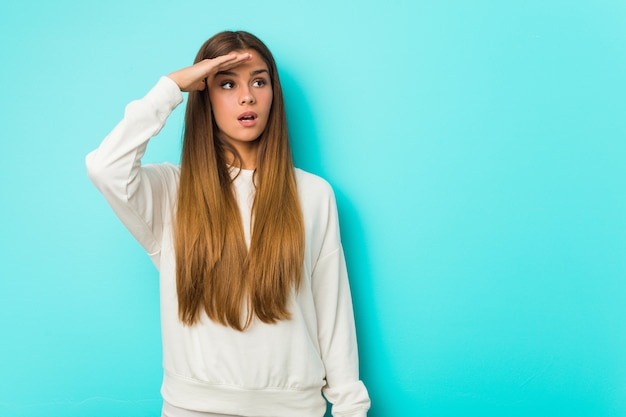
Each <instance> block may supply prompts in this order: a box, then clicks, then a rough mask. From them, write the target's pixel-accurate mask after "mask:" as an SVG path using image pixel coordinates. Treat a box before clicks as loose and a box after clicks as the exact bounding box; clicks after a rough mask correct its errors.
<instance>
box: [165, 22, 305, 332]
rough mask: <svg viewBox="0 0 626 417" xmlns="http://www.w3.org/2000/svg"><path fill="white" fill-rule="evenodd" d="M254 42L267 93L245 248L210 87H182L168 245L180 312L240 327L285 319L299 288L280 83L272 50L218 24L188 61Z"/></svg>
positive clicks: (299, 229)
mask: <svg viewBox="0 0 626 417" xmlns="http://www.w3.org/2000/svg"><path fill="white" fill-rule="evenodd" d="M245 49H254V50H255V51H257V52H258V53H259V54H260V55H261V57H262V59H263V61H265V63H266V64H267V67H268V70H269V74H270V79H271V83H272V89H273V101H272V107H271V111H270V116H269V120H268V122H267V126H266V128H265V131H264V132H263V133H262V135H261V136H260V137H259V138H258V139H257V140H258V141H259V150H258V155H257V169H256V172H255V177H254V179H255V184H256V193H255V199H254V203H253V206H252V219H253V225H252V235H251V243H250V248H249V249H248V248H247V247H246V243H245V240H244V234H243V225H242V221H241V215H240V213H239V208H238V206H237V201H236V199H235V195H234V190H233V179H232V177H231V173H230V169H229V166H228V163H232V161H230V160H227V159H226V158H227V155H228V154H230V155H234V156H235V165H236V164H240V163H241V158H240V157H239V155H238V154H237V152H236V150H235V149H234V148H233V147H232V146H230V145H229V144H228V143H227V142H226V141H224V140H221V139H220V135H218V134H217V133H218V128H217V125H216V123H215V120H214V118H213V114H212V111H211V103H210V101H209V94H208V91H207V90H208V89H205V90H204V91H193V92H190V93H189V97H188V102H187V109H186V114H185V132H184V139H183V149H182V160H181V173H180V184H179V191H178V204H177V213H176V219H175V222H176V223H175V224H176V229H175V239H174V248H175V252H176V287H177V294H178V313H179V318H180V320H181V321H182V322H183V323H185V324H187V325H192V324H194V323H195V322H196V321H197V320H198V319H199V314H200V311H201V309H202V308H203V309H204V311H206V314H207V315H208V317H209V318H210V319H212V320H214V321H216V322H218V323H221V324H224V325H226V326H230V327H232V328H234V329H237V330H241V331H242V330H245V329H246V328H247V327H249V325H250V324H251V322H252V320H253V319H254V318H255V317H257V318H258V319H260V320H261V321H262V322H264V323H275V322H276V321H278V320H283V319H288V318H289V317H290V311H289V309H288V301H289V297H290V295H291V291H292V289H296V290H297V288H298V287H299V286H300V281H301V275H302V268H303V259H304V221H303V219H302V210H301V208H300V203H299V199H298V192H297V188H296V179H295V172H294V166H293V160H292V155H291V149H290V146H289V137H288V133H287V122H286V116H285V108H284V101H283V94H282V89H281V86H280V81H279V78H278V71H277V68H276V63H275V62H274V58H273V57H272V54H271V52H270V51H269V49H268V48H267V47H266V46H265V45H264V44H263V42H261V41H260V40H259V39H258V38H257V37H255V36H254V35H251V34H249V33H247V32H241V31H240V32H221V33H218V34H217V35H215V36H213V37H212V38H210V39H209V40H207V41H206V42H205V43H204V45H202V47H201V48H200V51H199V52H198V55H197V56H196V59H195V61H194V62H198V61H200V60H202V59H206V58H209V59H212V58H215V57H218V56H221V55H225V54H228V53H230V52H233V51H241V50H245Z"/></svg>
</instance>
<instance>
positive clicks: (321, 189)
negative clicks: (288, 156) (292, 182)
mask: <svg viewBox="0 0 626 417" xmlns="http://www.w3.org/2000/svg"><path fill="white" fill-rule="evenodd" d="M296 181H297V182H298V189H299V190H300V192H301V193H306V194H315V195H317V196H321V195H327V196H333V189H332V187H331V185H330V184H329V183H328V181H326V180H325V179H324V178H322V177H320V176H319V175H315V174H312V173H310V172H307V171H304V170H302V169H300V168H296Z"/></svg>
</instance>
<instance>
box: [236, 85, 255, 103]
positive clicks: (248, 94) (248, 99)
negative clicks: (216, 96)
mask: <svg viewBox="0 0 626 417" xmlns="http://www.w3.org/2000/svg"><path fill="white" fill-rule="evenodd" d="M239 101H240V103H241V104H253V103H254V94H252V90H251V89H250V88H244V89H242V90H241V97H240V100H239Z"/></svg>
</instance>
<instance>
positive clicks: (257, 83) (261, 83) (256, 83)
mask: <svg viewBox="0 0 626 417" xmlns="http://www.w3.org/2000/svg"><path fill="white" fill-rule="evenodd" d="M266 84H267V82H266V81H265V80H255V81H254V82H253V83H252V86H253V87H263V86H264V85H266Z"/></svg>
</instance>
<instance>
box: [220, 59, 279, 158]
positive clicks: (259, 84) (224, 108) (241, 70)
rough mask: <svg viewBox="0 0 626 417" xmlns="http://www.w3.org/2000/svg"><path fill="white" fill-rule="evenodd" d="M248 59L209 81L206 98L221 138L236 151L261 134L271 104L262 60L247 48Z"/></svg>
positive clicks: (247, 146)
mask: <svg viewBox="0 0 626 417" xmlns="http://www.w3.org/2000/svg"><path fill="white" fill-rule="evenodd" d="M242 52H248V53H250V55H251V59H249V60H247V61H245V62H243V63H242V64H241V65H238V66H236V67H234V68H231V69H229V70H227V71H220V72H218V73H217V74H216V75H215V77H213V79H212V80H210V81H209V99H210V100H211V108H212V109H213V116H214V118H215V122H216V124H217V127H218V128H219V130H220V135H221V138H222V139H224V140H226V141H228V142H229V143H230V144H231V145H232V146H234V147H235V149H237V150H238V151H240V152H241V151H245V150H246V149H248V150H249V149H250V148H252V147H254V146H256V145H255V141H256V139H258V138H259V136H261V133H263V130H264V129H265V126H267V120H268V118H269V115H270V109H271V107H272V99H273V91H272V83H271V80H270V74H269V70H268V67H267V65H266V64H265V61H263V59H262V58H261V56H260V55H259V53H258V52H256V51H255V50H252V49H248V50H245V51H242Z"/></svg>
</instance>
